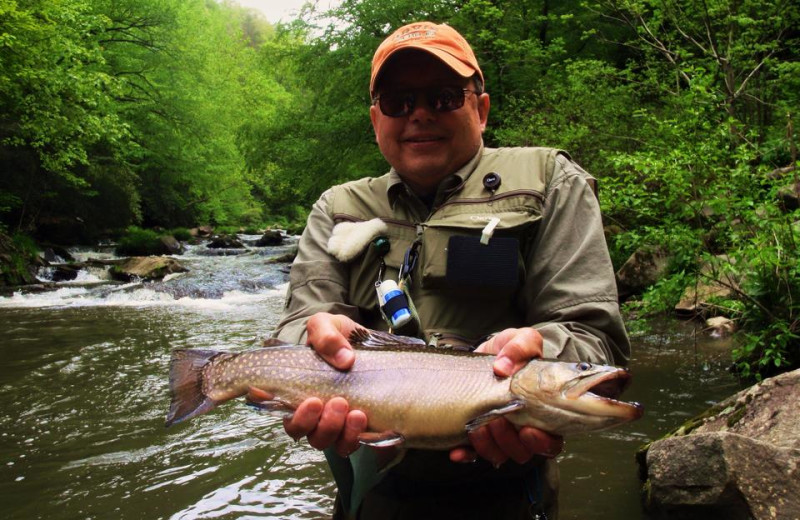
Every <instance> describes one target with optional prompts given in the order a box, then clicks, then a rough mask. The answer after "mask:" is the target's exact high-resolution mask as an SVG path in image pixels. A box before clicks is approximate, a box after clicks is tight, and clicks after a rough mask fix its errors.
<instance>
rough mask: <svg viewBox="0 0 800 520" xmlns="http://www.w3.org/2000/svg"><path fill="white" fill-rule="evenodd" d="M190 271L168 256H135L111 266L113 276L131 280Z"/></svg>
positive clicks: (154, 278)
mask: <svg viewBox="0 0 800 520" xmlns="http://www.w3.org/2000/svg"><path fill="white" fill-rule="evenodd" d="M186 271H188V269H186V268H185V267H183V266H182V265H181V264H180V263H179V262H178V261H177V260H175V259H174V258H169V257H166V256H133V257H131V258H128V259H127V260H125V261H124V262H122V263H121V264H119V265H115V266H114V267H112V268H111V276H112V277H113V278H114V279H116V280H122V281H126V282H127V281H130V280H132V279H134V278H136V279H140V280H156V279H160V278H163V277H165V276H166V275H168V274H172V273H185V272H186Z"/></svg>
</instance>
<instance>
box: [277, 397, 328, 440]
mask: <svg viewBox="0 0 800 520" xmlns="http://www.w3.org/2000/svg"><path fill="white" fill-rule="evenodd" d="M322 409H323V406H322V401H321V400H320V399H317V398H316V397H312V398H309V399H306V400H305V401H303V402H302V403H300V406H298V407H297V410H295V412H294V414H292V416H291V417H288V418H286V419H284V420H283V429H284V430H286V433H287V434H289V437H291V438H292V439H294V440H298V439H300V438H301V437H305V436H306V435H308V434H309V433H311V432H312V431H314V429H315V428H316V427H317V424H318V423H319V419H320V416H321V415H322Z"/></svg>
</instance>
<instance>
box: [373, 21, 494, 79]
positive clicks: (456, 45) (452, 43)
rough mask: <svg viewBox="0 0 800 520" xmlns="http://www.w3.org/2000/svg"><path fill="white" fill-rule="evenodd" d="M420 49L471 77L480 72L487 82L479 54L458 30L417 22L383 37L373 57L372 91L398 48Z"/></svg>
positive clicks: (447, 26) (446, 26)
mask: <svg viewBox="0 0 800 520" xmlns="http://www.w3.org/2000/svg"><path fill="white" fill-rule="evenodd" d="M403 49H419V50H421V51H425V52H429V53H430V54H433V55H434V56H436V57H437V58H439V59H440V60H442V61H443V62H444V63H445V64H446V65H447V66H448V67H450V68H451V69H453V70H454V71H456V72H457V73H458V74H460V75H461V76H464V77H465V78H469V77H471V76H473V75H474V74H478V75H479V76H480V78H481V82H483V72H481V68H480V67H479V66H478V60H477V59H476V58H475V53H474V52H472V48H471V47H470V46H469V43H467V40H465V39H464V37H463V36H461V35H460V34H459V33H458V31H456V30H455V29H453V28H452V27H450V26H449V25H445V24H440V25H438V24H435V23H431V22H416V23H411V24H408V25H404V26H403V27H400V28H399V29H397V30H396V31H395V32H393V33H392V34H391V35H390V36H389V37H388V38H386V39H385V40H383V43H381V44H380V45H379V46H378V49H377V50H376V51H375V55H374V56H373V57H372V77H371V78H370V81H369V91H370V94H372V93H374V92H375V84H376V80H377V79H378V74H380V72H381V67H383V66H384V65H385V64H386V62H387V60H388V59H389V58H390V57H391V56H392V55H393V54H394V53H395V52H397V51H399V50H403Z"/></svg>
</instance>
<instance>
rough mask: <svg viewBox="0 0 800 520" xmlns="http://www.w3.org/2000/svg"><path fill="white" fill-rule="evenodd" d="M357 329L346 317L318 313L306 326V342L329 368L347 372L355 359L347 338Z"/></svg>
mask: <svg viewBox="0 0 800 520" xmlns="http://www.w3.org/2000/svg"><path fill="white" fill-rule="evenodd" d="M357 327H358V324H356V322H354V321H353V320H351V319H350V318H348V317H346V316H342V315H338V314H328V313H327V312H319V313H317V314H314V315H313V316H311V318H309V320H308V323H307V324H306V331H307V332H308V340H307V342H308V344H309V345H311V346H312V347H314V350H315V351H316V352H317V353H318V354H319V355H320V356H322V358H323V359H324V360H325V361H327V362H328V363H329V364H330V365H331V366H333V367H335V368H338V369H339V370H348V369H349V368H350V367H352V366H353V363H354V362H355V359H356V358H355V353H354V352H353V347H352V346H351V345H350V342H349V341H347V338H348V337H349V336H350V333H351V332H352V331H353V329H355V328H357Z"/></svg>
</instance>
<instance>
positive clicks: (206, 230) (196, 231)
mask: <svg viewBox="0 0 800 520" xmlns="http://www.w3.org/2000/svg"><path fill="white" fill-rule="evenodd" d="M213 233H214V228H212V227H211V226H200V227H196V228H192V229H190V230H189V234H190V235H192V236H193V237H210V236H211V235H212V234H213Z"/></svg>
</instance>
